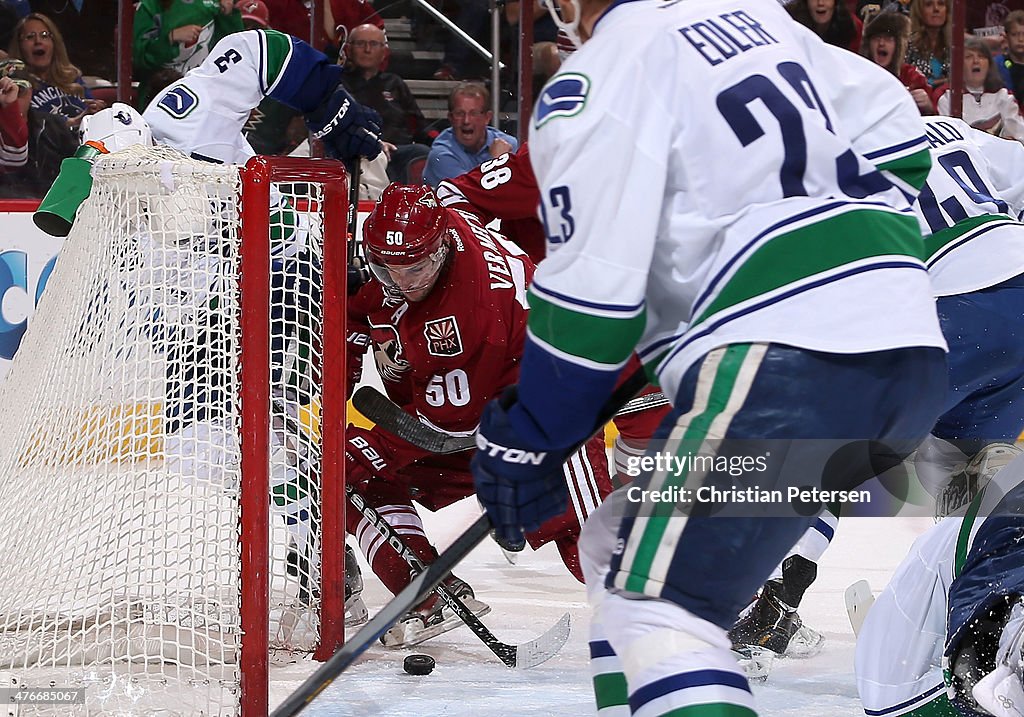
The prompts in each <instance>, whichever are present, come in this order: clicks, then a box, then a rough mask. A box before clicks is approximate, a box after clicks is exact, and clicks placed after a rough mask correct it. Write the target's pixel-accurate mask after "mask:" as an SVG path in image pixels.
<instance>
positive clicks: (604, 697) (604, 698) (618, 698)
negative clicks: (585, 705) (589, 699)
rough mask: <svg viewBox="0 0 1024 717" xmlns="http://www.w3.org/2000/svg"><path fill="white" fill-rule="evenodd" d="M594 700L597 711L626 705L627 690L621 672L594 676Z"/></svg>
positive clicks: (624, 677)
mask: <svg viewBox="0 0 1024 717" xmlns="http://www.w3.org/2000/svg"><path fill="white" fill-rule="evenodd" d="M594 699H595V701H596V702H597V709H598V710H604V709H608V708H609V707H618V706H620V705H628V704H629V689H628V688H627V685H626V676H625V675H624V674H622V673H621V672H607V673H605V674H601V675H594Z"/></svg>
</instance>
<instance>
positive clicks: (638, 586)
mask: <svg viewBox="0 0 1024 717" xmlns="http://www.w3.org/2000/svg"><path fill="white" fill-rule="evenodd" d="M750 346H751V345H750V344H732V345H730V346H728V347H726V348H725V354H724V355H723V356H722V361H721V363H719V364H718V368H717V370H716V371H715V376H714V378H713V379H712V382H711V389H710V392H709V394H708V401H707V405H706V406H705V408H704V410H703V411H702V412H701V413H699V414H698V415H696V416H693V417H692V418H691V419H690V423H689V425H688V426H686V429H685V431H684V432H683V435H682V437H681V438H680V440H679V443H678V444H677V446H675V455H676V456H682V455H684V454H688V453H691V452H696V450H695V449H696V448H698V447H699V446H700V444H701V442H702V441H703V440H704V439H705V438H706V437H707V435H708V432H709V431H710V430H711V424H712V423H713V422H714V420H715V419H716V418H717V417H718V416H719V415H720V414H721V413H722V412H723V411H725V409H726V407H727V406H728V405H729V398H730V397H731V396H732V392H733V388H734V387H735V386H736V380H737V378H738V377H739V374H740V369H742V368H743V362H744V361H745V360H746V358H747V354H748V353H749V352H750ZM705 360H706V359H705ZM673 433H674V430H673ZM664 450H666V451H668V450H672V448H671V447H670V445H668V444H667V445H666V446H665V449H664ZM683 465H684V466H685V465H688V464H687V463H683ZM688 476H689V470H687V469H686V468H684V469H682V470H681V471H680V472H679V473H678V474H673V473H666V474H665V478H664V481H663V482H662V483H660V484H657V485H655V484H654V482H653V481H652V482H651V485H649V486H648V488H649V489H650V490H656V491H659V492H660V491H663V490H666V489H671V488H675V487H678V486H681V485H684V484H685V483H686V479H687V477H688ZM675 509H676V504H675V503H669V502H665V503H655V504H654V507H653V508H652V509H651V515H650V516H648V517H647V525H646V527H645V528H644V529H643V534H642V535H641V536H640V542H639V544H638V545H637V549H636V554H635V555H634V556H633V559H632V561H630V563H629V565H628V566H627V565H625V564H623V566H622V567H623V568H625V569H626V570H628V573H629V574H628V576H627V578H626V585H625V588H626V590H629V591H631V592H637V593H642V592H644V587H645V585H646V583H647V580H648V578H649V576H650V572H651V566H652V565H653V564H654V559H655V558H656V557H657V555H658V551H659V549H660V548H661V540H662V538H663V537H664V535H665V531H666V529H667V528H668V522H669V521H670V520H681V518H680V516H678V515H676V514H675ZM631 539H632V538H631Z"/></svg>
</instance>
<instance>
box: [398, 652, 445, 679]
mask: <svg viewBox="0 0 1024 717" xmlns="http://www.w3.org/2000/svg"><path fill="white" fill-rule="evenodd" d="M435 664H437V663H435V662H434V658H433V657H431V656H430V655H409V656H408V657H407V658H405V662H404V663H403V664H402V669H404V670H405V671H406V672H408V673H409V674H410V675H429V674H430V673H431V672H433V671H434V665H435Z"/></svg>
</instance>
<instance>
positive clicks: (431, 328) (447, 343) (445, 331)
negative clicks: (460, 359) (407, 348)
mask: <svg viewBox="0 0 1024 717" xmlns="http://www.w3.org/2000/svg"><path fill="white" fill-rule="evenodd" d="M423 335H424V336H426V337H427V352H428V353H430V355H431V356H458V355H459V354H461V353H462V336H461V335H460V334H459V324H458V323H457V322H456V321H455V317H454V316H445V317H444V318H443V319H434V320H433V321H428V322H427V323H426V324H424V325H423Z"/></svg>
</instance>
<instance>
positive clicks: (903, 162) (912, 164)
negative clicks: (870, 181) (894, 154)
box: [878, 149, 932, 189]
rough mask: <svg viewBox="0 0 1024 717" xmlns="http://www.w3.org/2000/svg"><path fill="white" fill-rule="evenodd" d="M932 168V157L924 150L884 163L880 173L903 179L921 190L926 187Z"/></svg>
mask: <svg viewBox="0 0 1024 717" xmlns="http://www.w3.org/2000/svg"><path fill="white" fill-rule="evenodd" d="M931 168H932V156H931V153H930V152H928V150H927V149H922V150H919V151H917V152H914V153H913V154H910V155H907V156H906V157H900V158H899V159H894V160H893V161H891V162H883V163H882V164H879V165H878V169H879V170H880V171H883V172H889V173H890V174H894V175H896V177H897V178H898V179H901V180H902V181H904V182H906V183H907V184H909V185H910V186H912V187H914V188H915V189H920V188H921V187H923V186H924V183H925V181H926V180H927V179H928V172H929V171H931Z"/></svg>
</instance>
